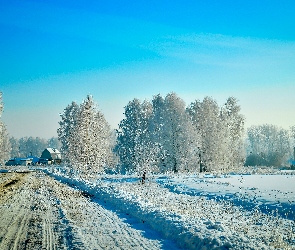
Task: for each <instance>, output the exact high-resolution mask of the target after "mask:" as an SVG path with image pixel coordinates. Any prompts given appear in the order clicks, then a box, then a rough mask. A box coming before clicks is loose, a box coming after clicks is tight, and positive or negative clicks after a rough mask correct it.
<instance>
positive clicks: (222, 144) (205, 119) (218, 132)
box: [187, 97, 228, 170]
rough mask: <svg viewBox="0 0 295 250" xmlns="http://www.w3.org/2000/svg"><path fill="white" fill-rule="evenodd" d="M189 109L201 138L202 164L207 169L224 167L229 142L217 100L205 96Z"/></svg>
mask: <svg viewBox="0 0 295 250" xmlns="http://www.w3.org/2000/svg"><path fill="white" fill-rule="evenodd" d="M187 111H188V113H189V114H190V117H191V119H192V121H193V123H194V126H195V128H196V131H197V133H198V134H199V135H200V138H201V142H200V146H199V153H200V158H201V161H202V162H201V164H202V165H203V166H205V167H206V168H207V170H217V169H219V168H224V167H225V165H226V161H227V155H226V154H225V152H226V149H227V148H228V146H227V143H228V142H227V140H226V136H227V135H226V130H225V129H224V125H223V123H222V120H221V119H220V108H219V106H218V104H217V102H216V101H215V100H214V99H212V98H210V97H205V98H204V100H203V101H202V102H201V101H198V100H196V101H195V102H193V103H191V104H190V106H189V108H188V109H187Z"/></svg>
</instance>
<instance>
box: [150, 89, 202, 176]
mask: <svg viewBox="0 0 295 250" xmlns="http://www.w3.org/2000/svg"><path fill="white" fill-rule="evenodd" d="M162 115H163V116H162V118H161V119H160V122H161V123H160V124H159V126H158V128H159V133H160V138H161V140H159V141H158V143H159V144H160V145H161V148H162V150H163V153H162V155H164V157H165V158H164V162H163V164H164V165H165V166H166V167H167V170H172V171H174V172H178V171H184V170H194V168H195V162H196V161H197V153H196V148H197V147H198V144H199V142H198V137H197V134H196V130H195V129H194V127H193V125H192V122H191V119H190V118H189V116H188V114H187V113H186V110H185V103H184V101H183V100H182V99H181V98H180V97H178V96H177V95H176V94H175V93H170V94H168V95H167V96H166V97H165V100H164V113H162ZM155 117H156V116H155ZM158 118H159V116H158ZM161 120H162V121H161ZM162 122H163V123H162Z"/></svg>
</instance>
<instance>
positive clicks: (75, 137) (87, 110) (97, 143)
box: [58, 95, 112, 177]
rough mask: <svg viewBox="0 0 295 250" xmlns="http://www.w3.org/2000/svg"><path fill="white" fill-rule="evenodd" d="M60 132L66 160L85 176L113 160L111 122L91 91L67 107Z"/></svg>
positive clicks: (102, 168)
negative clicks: (77, 103)
mask: <svg viewBox="0 0 295 250" xmlns="http://www.w3.org/2000/svg"><path fill="white" fill-rule="evenodd" d="M58 135H59V139H60V141H61V143H62V149H63V152H65V153H66V157H67V160H68V161H69V163H70V164H71V166H72V167H73V168H74V169H75V170H77V171H78V172H80V174H81V175H83V176H84V177H86V176H87V175H93V174H96V173H99V172H102V171H103V170H104V167H105V166H106V165H107V164H108V163H109V162H110V161H111V160H110V159H111V157H112V149H111V143H110V136H111V131H110V126H109V124H108V123H107V121H106V120H105V118H104V115H103V114H102V113H101V112H100V111H99V110H98V107H97V104H96V103H95V102H94V100H93V98H92V96H90V95H88V96H87V97H86V99H85V100H84V101H83V103H82V104H81V105H80V106H78V107H77V106H76V104H75V103H72V104H71V105H69V106H68V107H67V108H66V109H65V111H64V114H63V115H62V121H61V122H60V128H59V129H58Z"/></svg>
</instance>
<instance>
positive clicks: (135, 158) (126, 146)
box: [115, 99, 152, 171]
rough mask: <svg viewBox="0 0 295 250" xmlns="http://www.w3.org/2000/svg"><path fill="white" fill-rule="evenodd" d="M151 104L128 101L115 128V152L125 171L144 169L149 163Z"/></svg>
mask: <svg viewBox="0 0 295 250" xmlns="http://www.w3.org/2000/svg"><path fill="white" fill-rule="evenodd" d="M151 113H152V106H151V105H150V103H148V102H147V101H144V102H143V103H141V102H140V101H139V100H138V99H134V100H132V101H130V102H129V103H128V104H127V106H126V107H125V113H124V114H125V118H124V119H123V120H122V121H121V122H120V124H119V129H118V130H117V144H116V147H115V152H116V153H117V154H118V155H119V157H120V161H121V164H122V165H123V168H124V169H125V170H127V171H144V169H146V168H148V167H149V165H150V159H151V158H150V155H149V152H150V151H149V149H150V147H149V146H148V145H149V141H148V124H149V118H150V115H151Z"/></svg>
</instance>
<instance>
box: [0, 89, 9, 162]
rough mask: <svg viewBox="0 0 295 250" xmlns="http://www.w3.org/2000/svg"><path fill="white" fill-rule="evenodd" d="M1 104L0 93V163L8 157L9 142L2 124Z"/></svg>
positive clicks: (0, 93) (0, 94) (2, 106)
mask: <svg viewBox="0 0 295 250" xmlns="http://www.w3.org/2000/svg"><path fill="white" fill-rule="evenodd" d="M3 108H4V105H3V102H2V92H0V163H4V161H5V160H8V158H9V155H10V142H9V136H8V132H7V129H6V126H5V124H4V123H3V122H2V120H1V117H2V112H3Z"/></svg>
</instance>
